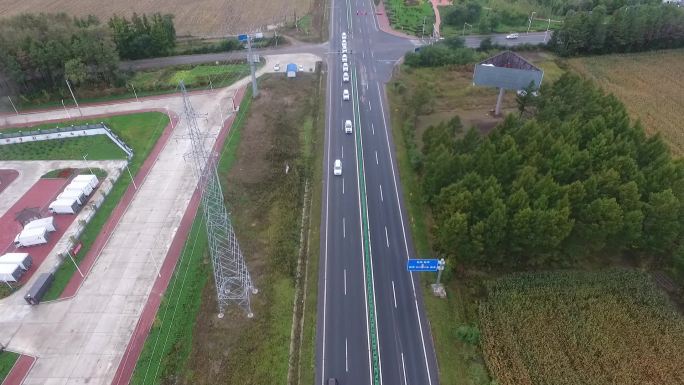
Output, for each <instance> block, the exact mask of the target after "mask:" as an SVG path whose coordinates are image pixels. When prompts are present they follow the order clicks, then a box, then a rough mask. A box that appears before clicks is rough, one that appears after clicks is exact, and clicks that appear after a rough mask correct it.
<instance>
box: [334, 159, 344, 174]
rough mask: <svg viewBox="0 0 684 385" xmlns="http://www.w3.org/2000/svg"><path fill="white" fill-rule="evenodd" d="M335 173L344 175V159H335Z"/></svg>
mask: <svg viewBox="0 0 684 385" xmlns="http://www.w3.org/2000/svg"><path fill="white" fill-rule="evenodd" d="M333 174H334V175H342V161H341V160H339V159H335V163H333Z"/></svg>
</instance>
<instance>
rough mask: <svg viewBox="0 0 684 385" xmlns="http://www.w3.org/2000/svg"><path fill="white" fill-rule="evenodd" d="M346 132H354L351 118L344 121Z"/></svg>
mask: <svg viewBox="0 0 684 385" xmlns="http://www.w3.org/2000/svg"><path fill="white" fill-rule="evenodd" d="M344 133H345V134H351V133H352V122H351V120H345V121H344Z"/></svg>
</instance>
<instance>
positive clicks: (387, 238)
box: [385, 226, 389, 247]
mask: <svg viewBox="0 0 684 385" xmlns="http://www.w3.org/2000/svg"><path fill="white" fill-rule="evenodd" d="M385 241H387V247H389V235H387V226H385Z"/></svg>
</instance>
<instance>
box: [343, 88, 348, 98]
mask: <svg viewBox="0 0 684 385" xmlns="http://www.w3.org/2000/svg"><path fill="white" fill-rule="evenodd" d="M342 100H349V90H348V89H346V88H345V89H344V91H342Z"/></svg>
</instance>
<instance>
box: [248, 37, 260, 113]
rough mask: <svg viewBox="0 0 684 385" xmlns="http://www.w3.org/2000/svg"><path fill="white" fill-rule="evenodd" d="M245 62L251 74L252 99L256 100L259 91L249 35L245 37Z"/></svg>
mask: <svg viewBox="0 0 684 385" xmlns="http://www.w3.org/2000/svg"><path fill="white" fill-rule="evenodd" d="M247 61H248V62H249V71H250V72H251V73H252V98H254V99H256V97H257V96H259V89H258V88H257V81H256V73H255V69H254V58H253V57H252V36H250V35H249V34H248V35H247Z"/></svg>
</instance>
